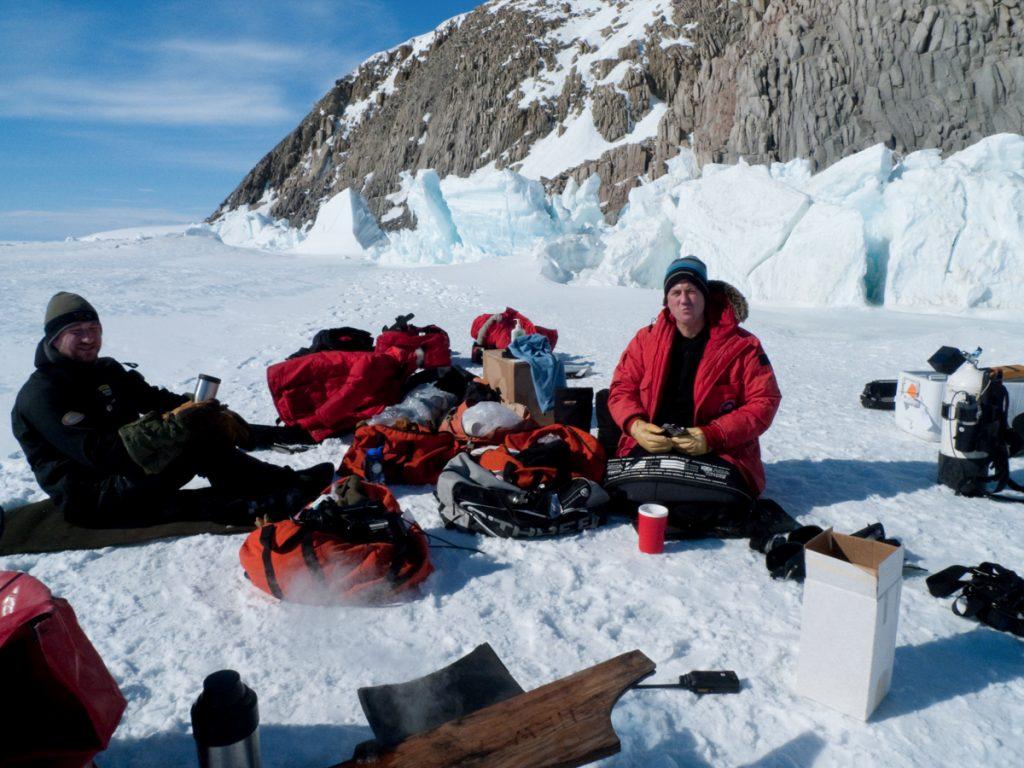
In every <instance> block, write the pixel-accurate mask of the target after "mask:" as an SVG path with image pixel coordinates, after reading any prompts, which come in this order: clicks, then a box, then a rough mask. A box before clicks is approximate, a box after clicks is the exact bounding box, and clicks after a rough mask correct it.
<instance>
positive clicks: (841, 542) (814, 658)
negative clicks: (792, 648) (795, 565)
mask: <svg viewBox="0 0 1024 768" xmlns="http://www.w3.org/2000/svg"><path fill="white" fill-rule="evenodd" d="M804 555H805V562H806V567H807V575H806V577H805V579H804V605H803V625H802V628H801V632H800V654H799V660H798V663H797V675H796V690H797V693H799V694H801V695H803V696H807V697H808V698H811V699H814V700H815V701H817V702H819V703H821V704H824V705H826V706H828V707H831V708H832V709H835V710H838V711H839V712H842V713H844V714H846V715H849V716H851V717H856V718H859V719H861V720H867V719H868V718H869V717H870V716H871V713H872V712H873V711H874V710H875V707H877V706H878V704H879V702H881V701H882V699H884V698H885V695H886V693H888V692H889V685H890V683H891V682H892V666H893V659H894V657H895V653H896V624H897V622H898V620H899V609H900V590H901V588H902V580H903V548H902V547H893V546H890V545H889V544H882V543H881V542H877V541H869V540H866V539H858V538H854V537H852V536H846V535H844V534H841V533H833V532H832V529H831V528H830V529H828V530H826V531H823V532H822V533H820V534H819V535H817V536H815V537H814V538H813V539H811V540H810V541H809V542H808V543H807V545H806V547H805V550H804Z"/></svg>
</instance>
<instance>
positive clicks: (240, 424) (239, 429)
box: [220, 408, 253, 450]
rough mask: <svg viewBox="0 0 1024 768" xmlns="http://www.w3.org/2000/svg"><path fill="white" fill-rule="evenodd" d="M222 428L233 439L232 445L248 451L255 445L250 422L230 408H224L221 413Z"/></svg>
mask: <svg viewBox="0 0 1024 768" xmlns="http://www.w3.org/2000/svg"><path fill="white" fill-rule="evenodd" d="M220 421H221V428H222V429H223V430H224V432H225V433H226V434H227V436H228V437H229V438H230V439H231V443H232V445H236V446H238V447H239V448H245V449H246V450H248V449H249V448H251V447H252V445H253V438H252V429H250V428H249V422H247V421H246V420H245V419H243V418H242V417H241V416H239V415H238V414H237V413H235V412H234V411H232V410H231V409H230V408H223V409H222V410H221V412H220Z"/></svg>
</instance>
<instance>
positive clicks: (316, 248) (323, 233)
mask: <svg viewBox="0 0 1024 768" xmlns="http://www.w3.org/2000/svg"><path fill="white" fill-rule="evenodd" d="M382 240H387V237H386V236H385V234H384V232H383V231H381V228H380V226H379V225H378V224H377V219H376V218H374V215H373V213H371V211H370V209H369V207H368V206H367V205H366V200H364V199H363V196H362V195H361V194H359V192H357V191H356V190H354V189H352V188H347V189H345V190H343V191H342V192H339V193H338V194H337V195H334V197H332V198H331V199H330V200H328V201H327V202H326V203H324V204H323V205H321V206H320V210H319V211H318V212H317V215H316V220H315V221H314V222H313V225H312V227H310V229H309V231H308V232H306V234H305V236H304V237H303V238H302V240H301V241H300V242H299V243H298V244H297V245H296V246H295V249H294V250H295V252H296V253H310V254H318V255H326V256H334V255H343V256H348V255H363V254H364V253H366V250H367V249H368V248H371V247H372V246H374V245H376V244H379V243H380V242H381V241H382Z"/></svg>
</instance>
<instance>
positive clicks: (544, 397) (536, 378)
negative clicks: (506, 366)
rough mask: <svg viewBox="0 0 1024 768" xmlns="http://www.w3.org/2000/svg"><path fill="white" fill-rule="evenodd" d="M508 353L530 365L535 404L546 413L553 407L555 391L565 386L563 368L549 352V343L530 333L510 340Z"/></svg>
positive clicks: (543, 338)
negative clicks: (535, 394)
mask: <svg viewBox="0 0 1024 768" xmlns="http://www.w3.org/2000/svg"><path fill="white" fill-rule="evenodd" d="M508 351H509V352H510V353H511V354H512V356H513V357H516V358H518V359H520V360H525V361H526V362H527V363H529V364H530V376H531V377H532V378H533V388H534V390H535V391H536V392H537V404H538V405H540V409H541V410H542V411H543V412H544V413H547V412H548V411H550V410H551V409H552V408H554V407H555V390H556V389H558V388H559V387H564V386H565V366H564V365H563V364H562V361H561V360H559V359H558V358H557V357H555V355H554V353H553V352H552V351H551V342H550V341H548V338H547V336H541V335H540V334H539V333H530V334H526V335H524V336H520V337H519V338H518V339H512V342H511V343H510V344H509V345H508Z"/></svg>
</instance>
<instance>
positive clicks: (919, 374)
mask: <svg viewBox="0 0 1024 768" xmlns="http://www.w3.org/2000/svg"><path fill="white" fill-rule="evenodd" d="M946 378H947V377H946V375H945V374H944V373H936V372H935V371H901V372H900V378H899V381H898V382H897V384H896V401H895V409H896V414H895V415H896V426H897V427H899V428H900V429H902V430H903V431H904V432H909V433H910V434H912V435H914V437H920V438H921V439H922V440H928V441H930V442H933V443H937V442H938V441H939V438H940V436H941V434H942V392H943V390H944V389H945V387H946Z"/></svg>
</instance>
